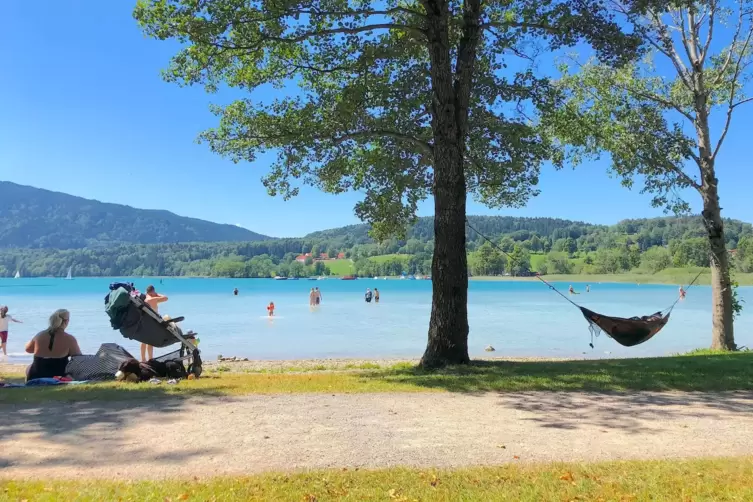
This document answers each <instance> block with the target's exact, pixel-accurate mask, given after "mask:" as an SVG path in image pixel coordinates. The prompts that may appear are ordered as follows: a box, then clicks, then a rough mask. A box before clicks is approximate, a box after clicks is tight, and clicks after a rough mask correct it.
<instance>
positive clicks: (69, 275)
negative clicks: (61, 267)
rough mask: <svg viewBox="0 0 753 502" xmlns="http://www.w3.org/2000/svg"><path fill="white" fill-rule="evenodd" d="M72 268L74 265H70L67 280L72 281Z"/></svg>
mask: <svg viewBox="0 0 753 502" xmlns="http://www.w3.org/2000/svg"><path fill="white" fill-rule="evenodd" d="M71 270H73V267H68V275H66V276H65V280H66V281H72V280H73V276H72V275H71Z"/></svg>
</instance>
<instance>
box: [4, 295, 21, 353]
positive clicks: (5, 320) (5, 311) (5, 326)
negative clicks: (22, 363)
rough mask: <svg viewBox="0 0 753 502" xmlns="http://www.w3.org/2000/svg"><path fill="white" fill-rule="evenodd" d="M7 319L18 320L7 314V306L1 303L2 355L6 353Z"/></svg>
mask: <svg viewBox="0 0 753 502" xmlns="http://www.w3.org/2000/svg"><path fill="white" fill-rule="evenodd" d="M8 321H13V322H18V323H20V322H21V321H19V320H18V319H14V318H12V317H11V316H9V315H8V307H6V306H5V305H3V306H2V307H0V348H2V350H3V357H5V356H7V355H8V350H7V348H6V344H7V343H8V324H9V322H8Z"/></svg>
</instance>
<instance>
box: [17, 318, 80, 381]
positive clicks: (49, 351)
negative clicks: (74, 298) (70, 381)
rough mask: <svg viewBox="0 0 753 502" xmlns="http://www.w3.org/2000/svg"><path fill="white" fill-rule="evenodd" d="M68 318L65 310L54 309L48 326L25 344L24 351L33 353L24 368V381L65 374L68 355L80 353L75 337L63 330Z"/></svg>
mask: <svg viewBox="0 0 753 502" xmlns="http://www.w3.org/2000/svg"><path fill="white" fill-rule="evenodd" d="M70 320H71V314H70V313H69V312H68V311H67V310H65V309H60V310H56V311H55V312H53V314H52V315H51V316H50V324H49V327H48V328H47V329H46V330H44V331H41V332H39V333H37V334H36V336H34V338H32V339H31V340H30V341H29V342H28V343H27V344H26V352H27V353H28V354H33V355H34V360H33V361H32V363H31V365H29V367H28V368H27V369H26V381H29V380H34V379H36V378H53V377H57V376H65V369H66V367H67V366H68V359H69V358H70V356H80V355H81V349H80V348H79V346H78V342H77V341H76V338H75V337H74V336H73V335H69V334H68V333H66V331H65V330H66V328H67V327H68V324H69V323H70Z"/></svg>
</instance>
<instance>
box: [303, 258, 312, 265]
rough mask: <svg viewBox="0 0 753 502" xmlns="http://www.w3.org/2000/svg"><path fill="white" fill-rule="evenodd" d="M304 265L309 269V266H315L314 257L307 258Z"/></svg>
mask: <svg viewBox="0 0 753 502" xmlns="http://www.w3.org/2000/svg"><path fill="white" fill-rule="evenodd" d="M303 264H304V265H306V266H307V267H308V266H311V265H313V264H314V259H313V258H312V257H310V256H307V257H306V258H305V259H304V260H303Z"/></svg>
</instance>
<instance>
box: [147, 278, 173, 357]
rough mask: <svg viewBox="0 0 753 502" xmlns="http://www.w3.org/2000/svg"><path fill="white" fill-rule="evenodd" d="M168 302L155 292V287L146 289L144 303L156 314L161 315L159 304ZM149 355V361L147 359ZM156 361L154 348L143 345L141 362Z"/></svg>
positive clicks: (164, 297)
mask: <svg viewBox="0 0 753 502" xmlns="http://www.w3.org/2000/svg"><path fill="white" fill-rule="evenodd" d="M166 301H167V297H166V296H165V295H160V294H158V293H157V291H155V290H154V286H152V285H149V286H147V288H146V298H145V299H144V302H146V304H147V305H149V306H150V307H151V308H152V310H154V312H155V313H159V304H160V303H164V302H166ZM147 354H148V355H149V359H147V358H146V356H147ZM152 359H154V347H152V346H151V345H147V344H145V343H142V344H141V362H146V361H151V360H152Z"/></svg>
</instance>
